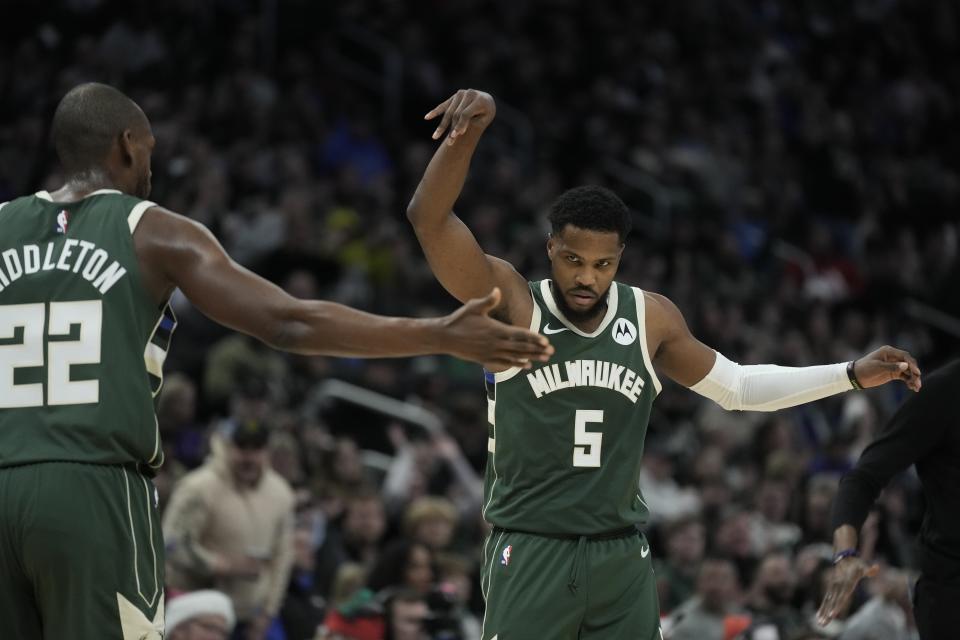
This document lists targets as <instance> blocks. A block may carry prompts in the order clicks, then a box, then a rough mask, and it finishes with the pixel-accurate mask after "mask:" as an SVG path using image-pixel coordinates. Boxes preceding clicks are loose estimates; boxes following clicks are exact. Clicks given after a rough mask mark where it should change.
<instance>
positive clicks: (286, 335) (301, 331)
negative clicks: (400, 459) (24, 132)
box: [134, 207, 551, 367]
mask: <svg viewBox="0 0 960 640" xmlns="http://www.w3.org/2000/svg"><path fill="white" fill-rule="evenodd" d="M134 241H135V244H136V248H137V256H138V258H139V260H140V264H141V267H142V270H143V271H144V278H145V280H146V282H147V286H148V287H149V288H151V289H152V290H153V292H154V294H155V295H157V293H158V292H159V291H162V292H163V294H166V295H168V294H169V292H170V291H171V290H172V289H173V288H174V287H179V288H180V289H181V290H182V291H183V293H184V294H185V295H186V296H187V298H188V299H189V300H190V301H191V302H192V303H193V304H194V305H195V306H196V307H197V308H198V309H200V311H202V312H203V313H204V314H205V315H207V316H209V317H210V318H211V319H213V320H214V321H216V322H218V323H220V324H223V325H225V326H227V327H230V328H231V329H236V330H237V331H241V332H243V333H246V334H248V335H251V336H254V337H256V338H259V339H260V340H262V341H264V342H265V343H267V344H268V345H270V346H272V347H275V348H277V349H282V350H284V351H291V352H294V353H300V354H306V355H337V356H359V357H393V356H416V355H423V354H428V353H447V354H451V355H455V356H458V357H461V358H465V359H468V360H475V361H477V362H481V363H484V364H486V365H490V366H496V367H502V366H504V365H505V364H508V363H510V366H524V364H525V361H529V360H537V359H544V360H545V359H546V358H547V357H549V352H550V351H551V349H550V348H549V346H548V345H546V342H545V339H544V338H543V337H542V336H538V335H535V334H531V333H529V332H527V331H525V330H521V329H517V328H513V327H508V326H506V325H503V324H501V323H498V322H495V321H493V320H491V319H490V318H488V317H486V313H487V312H489V310H490V309H492V308H493V307H495V306H496V304H497V303H498V301H499V293H498V292H496V291H495V292H493V293H491V294H490V296H488V298H487V299H484V300H473V301H471V302H469V303H467V304H466V305H464V306H463V307H461V308H460V309H459V310H458V311H456V312H455V313H453V314H451V315H449V316H446V317H444V318H429V319H412V318H393V317H385V316H378V315H374V314H370V313H365V312H363V311H358V310H356V309H352V308H350V307H346V306H344V305H340V304H336V303H332V302H326V301H322V300H299V299H297V298H294V297H292V296H290V295H288V294H287V293H286V292H285V291H283V290H282V289H281V288H280V287H278V286H276V285H274V284H273V283H271V282H268V281H267V280H264V279H263V278H261V277H259V276H257V275H256V274H254V273H252V272H251V271H249V270H247V269H245V268H244V267H242V266H240V265H238V264H237V263H236V262H234V261H233V260H231V259H230V257H229V256H228V255H227V254H226V252H225V251H224V250H223V247H221V246H220V243H219V242H217V240H216V238H214V237H213V235H212V234H211V233H210V232H209V231H208V230H207V229H206V228H205V227H203V226H202V225H200V224H198V223H196V222H194V221H192V220H189V219H187V218H185V217H183V216H180V215H178V214H175V213H172V212H170V211H166V210H165V209H162V208H160V207H154V208H151V209H149V210H148V211H147V212H146V213H145V214H144V216H143V219H142V220H141V222H140V225H139V226H138V227H137V230H136V232H135V234H134ZM526 364H528V363H526Z"/></svg>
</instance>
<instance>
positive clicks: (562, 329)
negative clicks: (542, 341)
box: [543, 324, 569, 336]
mask: <svg viewBox="0 0 960 640" xmlns="http://www.w3.org/2000/svg"><path fill="white" fill-rule="evenodd" d="M561 331H569V329H568V328H567V327H560V328H559V329H551V328H550V325H549V324H548V325H547V326H545V327H544V328H543V332H544V333H545V334H547V335H548V336H551V335H553V334H555V333H560V332H561Z"/></svg>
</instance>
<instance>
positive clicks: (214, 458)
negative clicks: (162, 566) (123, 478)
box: [163, 422, 293, 640]
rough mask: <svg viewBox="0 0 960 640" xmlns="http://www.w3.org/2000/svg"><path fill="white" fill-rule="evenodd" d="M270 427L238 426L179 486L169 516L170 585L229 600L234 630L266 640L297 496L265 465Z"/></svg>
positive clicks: (289, 556) (288, 552)
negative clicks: (206, 590)
mask: <svg viewBox="0 0 960 640" xmlns="http://www.w3.org/2000/svg"><path fill="white" fill-rule="evenodd" d="M268 440H269V429H268V427H267V426H266V425H265V424H263V423H260V422H246V423H242V424H239V425H237V427H236V428H235V429H234V431H233V432H232V433H230V434H229V435H228V436H227V437H224V438H217V439H215V440H214V441H213V442H212V454H211V457H210V459H209V460H208V461H207V462H206V463H205V464H204V465H203V466H202V467H200V468H199V469H197V470H196V471H192V472H191V473H189V474H187V475H186V476H185V477H184V478H183V480H181V482H180V483H179V484H178V485H177V486H176V487H175V488H174V492H173V496H172V497H171V499H170V506H169V507H168V509H167V512H166V514H165V516H164V522H163V531H164V539H165V541H166V547H167V558H168V565H169V566H168V572H167V584H168V585H169V586H170V587H171V588H173V589H181V590H193V589H197V588H201V587H215V588H218V589H219V590H221V591H223V592H224V593H226V594H227V595H228V596H230V598H231V600H232V601H233V604H234V607H236V611H237V620H238V621H239V622H238V625H237V632H236V633H238V634H244V635H242V636H241V637H243V638H244V639H245V640H261V639H262V638H264V637H266V633H267V631H268V629H269V628H270V627H271V626H273V624H274V619H275V618H276V616H277V614H278V612H279V611H280V605H281V603H282V601H283V597H284V594H285V593H286V590H287V583H288V580H289V576H290V568H291V565H292V563H293V491H292V490H291V489H290V487H289V485H287V483H286V482H285V481H284V480H283V479H282V478H280V476H278V475H277V474H276V473H275V472H274V471H273V470H272V469H270V468H269V466H268V449H267V444H268Z"/></svg>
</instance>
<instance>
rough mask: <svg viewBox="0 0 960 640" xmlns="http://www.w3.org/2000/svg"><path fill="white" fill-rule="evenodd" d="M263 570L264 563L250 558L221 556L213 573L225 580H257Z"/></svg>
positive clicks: (216, 561) (215, 562) (215, 563)
mask: <svg viewBox="0 0 960 640" xmlns="http://www.w3.org/2000/svg"><path fill="white" fill-rule="evenodd" d="M262 569H263V561H262V560H260V559H258V558H252V557H250V556H231V555H220V556H219V557H218V558H217V559H216V560H215V561H214V566H213V573H214V574H215V575H217V576H220V577H224V578H256V577H258V576H259V575H260V571H261V570H262Z"/></svg>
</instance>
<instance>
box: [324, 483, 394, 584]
mask: <svg viewBox="0 0 960 640" xmlns="http://www.w3.org/2000/svg"><path fill="white" fill-rule="evenodd" d="M386 526H387V520H386V514H385V513H384V507H383V500H382V499H381V498H380V494H378V493H376V492H375V491H370V490H368V491H364V492H361V493H357V494H354V495H351V496H349V497H348V498H347V500H346V506H345V507H344V513H343V515H342V516H341V518H340V520H339V521H338V522H337V523H335V524H334V525H333V526H329V527H328V528H327V533H326V539H325V540H324V542H323V545H322V546H321V547H320V548H319V549H317V564H316V576H317V579H316V588H317V589H318V591H319V593H321V594H323V595H329V594H330V588H331V586H332V584H333V580H334V577H335V576H336V575H337V570H338V569H339V567H340V565H342V564H343V563H345V562H353V563H357V564H360V565H361V566H363V567H365V568H367V569H369V568H370V567H372V566H373V564H374V563H375V562H376V560H377V556H378V553H379V546H380V541H381V540H382V538H383V534H384V532H385V531H386Z"/></svg>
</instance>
